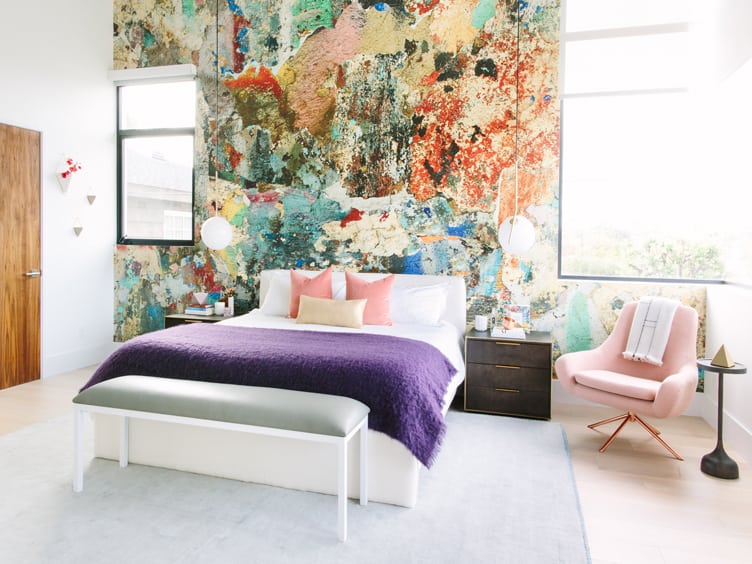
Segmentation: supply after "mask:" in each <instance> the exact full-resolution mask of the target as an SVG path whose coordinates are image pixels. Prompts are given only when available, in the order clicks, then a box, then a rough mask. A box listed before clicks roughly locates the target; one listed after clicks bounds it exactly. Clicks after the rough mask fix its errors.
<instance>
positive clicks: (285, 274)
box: [259, 270, 345, 317]
mask: <svg viewBox="0 0 752 564" xmlns="http://www.w3.org/2000/svg"><path fill="white" fill-rule="evenodd" d="M295 272H299V273H300V274H304V275H305V276H308V278H313V277H314V276H318V275H319V274H321V273H322V272H323V270H296V271H295ZM337 274H339V276H337ZM332 297H333V298H336V299H341V300H344V299H345V275H344V273H342V272H337V271H335V272H332ZM259 310H260V311H261V313H263V314H264V315H281V316H282V317H287V314H288V313H289V312H290V271H289V270H280V271H279V272H275V273H274V275H273V276H272V277H271V280H270V281H269V287H268V288H267V290H266V296H264V302H263V303H262V304H261V305H260V306H259Z"/></svg>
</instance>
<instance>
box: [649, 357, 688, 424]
mask: <svg viewBox="0 0 752 564" xmlns="http://www.w3.org/2000/svg"><path fill="white" fill-rule="evenodd" d="M696 390H697V365H696V364H695V363H694V362H693V363H692V364H685V365H683V366H682V367H681V368H680V369H679V371H678V372H676V373H675V374H671V375H670V376H668V377H666V378H665V379H664V380H663V382H662V383H661V386H660V387H659V388H658V392H657V393H656V395H655V402H654V403H653V414H654V415H655V416H656V417H660V418H663V417H676V416H677V415H681V414H682V413H684V411H685V410H686V409H687V408H688V407H689V404H690V403H692V398H693V397H694V394H695V391H696Z"/></svg>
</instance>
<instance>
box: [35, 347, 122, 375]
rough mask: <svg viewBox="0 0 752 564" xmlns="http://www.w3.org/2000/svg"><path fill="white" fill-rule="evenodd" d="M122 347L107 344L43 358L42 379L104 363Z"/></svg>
mask: <svg viewBox="0 0 752 564" xmlns="http://www.w3.org/2000/svg"><path fill="white" fill-rule="evenodd" d="M119 346H120V343H105V344H100V345H96V346H93V347H88V348H85V349H78V350H75V351H70V352H65V353H63V354H58V355H53V356H46V357H44V358H42V378H47V377H49V376H55V375H56V374H62V373H63V372H70V371H72V370H78V369H79V368H84V367H86V366H92V365H94V364H99V363H100V362H102V361H103V360H104V359H105V358H106V357H107V356H108V355H109V354H111V353H112V352H113V351H114V350H115V349H117V348H118V347H119Z"/></svg>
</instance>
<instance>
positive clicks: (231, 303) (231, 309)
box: [225, 296, 235, 317]
mask: <svg viewBox="0 0 752 564" xmlns="http://www.w3.org/2000/svg"><path fill="white" fill-rule="evenodd" d="M225 315H226V316H227V317H232V316H233V315H235V296H230V297H229V298H227V307H226V308H225Z"/></svg>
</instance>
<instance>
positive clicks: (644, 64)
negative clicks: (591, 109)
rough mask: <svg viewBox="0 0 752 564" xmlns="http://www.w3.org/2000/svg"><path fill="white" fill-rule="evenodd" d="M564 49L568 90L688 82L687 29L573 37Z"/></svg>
mask: <svg viewBox="0 0 752 564" xmlns="http://www.w3.org/2000/svg"><path fill="white" fill-rule="evenodd" d="M565 49H566V54H565V62H566V71H565V73H564V93H565V94H572V93H582V92H608V91H618V90H640V89H647V88H683V87H686V86H688V85H689V34H688V33H667V34H661V35H646V36H640V37H617V38H613V39H594V40H587V41H570V42H567V43H566V45H565Z"/></svg>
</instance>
